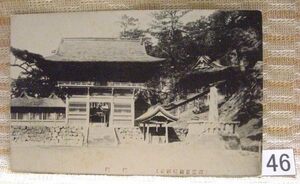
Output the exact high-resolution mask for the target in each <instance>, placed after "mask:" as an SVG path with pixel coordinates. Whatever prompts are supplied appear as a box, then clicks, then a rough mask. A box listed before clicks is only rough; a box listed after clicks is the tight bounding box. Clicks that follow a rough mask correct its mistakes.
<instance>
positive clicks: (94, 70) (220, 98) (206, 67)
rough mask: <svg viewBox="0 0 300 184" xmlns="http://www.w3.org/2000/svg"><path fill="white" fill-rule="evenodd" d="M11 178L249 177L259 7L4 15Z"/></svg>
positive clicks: (256, 106)
mask: <svg viewBox="0 0 300 184" xmlns="http://www.w3.org/2000/svg"><path fill="white" fill-rule="evenodd" d="M10 53H11V62H10V66H11V68H10V75H11V108H10V112H11V113H10V114H11V117H10V121H11V122H10V125H11V133H10V135H11V142H10V143H11V152H10V167H11V169H12V170H13V171H16V172H33V173H69V174H105V175H152V176H154V175H157V176H185V177H186V176H226V177H231V176H232V177H233V176H258V175H260V173H261V171H260V168H261V150H262V148H261V147H262V125H263V122H262V119H263V110H262V109H263V108H262V100H263V90H262V87H263V86H262V84H263V72H262V69H263V61H262V16H261V12H259V11H243V10H240V11H222V10H130V11H129V10H128V11H99V12H85V13H55V14H28V15H14V16H12V17H11V50H10Z"/></svg>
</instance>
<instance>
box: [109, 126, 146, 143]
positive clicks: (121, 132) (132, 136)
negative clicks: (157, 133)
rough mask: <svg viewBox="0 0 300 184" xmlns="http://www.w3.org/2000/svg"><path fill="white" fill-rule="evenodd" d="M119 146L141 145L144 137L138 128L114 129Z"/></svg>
mask: <svg viewBox="0 0 300 184" xmlns="http://www.w3.org/2000/svg"><path fill="white" fill-rule="evenodd" d="M115 132H116V135H117V139H118V143H119V144H130V143H143V142H144V135H143V132H142V130H141V129H140V128H139V127H118V128H115Z"/></svg>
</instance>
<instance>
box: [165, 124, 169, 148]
mask: <svg viewBox="0 0 300 184" xmlns="http://www.w3.org/2000/svg"><path fill="white" fill-rule="evenodd" d="M165 127H166V133H165V134H166V143H169V131H168V122H167V123H166V125H165Z"/></svg>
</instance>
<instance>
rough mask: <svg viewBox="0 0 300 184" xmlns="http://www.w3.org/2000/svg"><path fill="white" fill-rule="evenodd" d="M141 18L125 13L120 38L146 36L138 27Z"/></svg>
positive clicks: (121, 22) (121, 23)
mask: <svg viewBox="0 0 300 184" xmlns="http://www.w3.org/2000/svg"><path fill="white" fill-rule="evenodd" d="M138 21H139V19H137V18H134V17H129V16H128V15H126V14H124V15H123V16H122V18H121V21H120V22H119V23H120V27H121V28H122V31H121V33H120V38H122V39H139V38H141V37H143V36H144V31H143V30H141V29H139V28H138Z"/></svg>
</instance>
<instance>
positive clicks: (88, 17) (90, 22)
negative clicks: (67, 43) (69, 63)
mask: <svg viewBox="0 0 300 184" xmlns="http://www.w3.org/2000/svg"><path fill="white" fill-rule="evenodd" d="M152 12H154V11H153V10H152V11H151V10H150V11H149V10H146V11H145V10H135V11H99V12H84V13H55V14H28V15H15V16H13V17H12V20H11V46H12V47H14V48H18V49H26V50H28V51H30V52H34V53H37V54H41V55H43V56H49V55H53V52H54V51H55V50H57V48H58V45H59V43H60V41H61V39H62V38H65V37H101V38H117V37H118V36H119V34H120V31H121V30H122V29H121V27H120V24H119V22H120V20H121V17H122V15H124V14H126V15H128V16H132V17H135V18H138V19H139V28H141V29H147V28H149V26H150V24H151V22H152V20H153V18H152V15H151V13H152ZM213 12H214V11H212V10H193V11H191V12H189V13H188V14H186V15H185V16H184V17H182V19H181V21H182V22H183V23H187V22H191V21H195V20H197V19H199V18H200V17H201V16H209V15H210V14H212V13H213ZM12 61H14V57H12ZM20 71H21V70H20V69H19V68H17V67H12V68H11V77H12V78H17V76H18V75H19V73H20Z"/></svg>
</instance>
